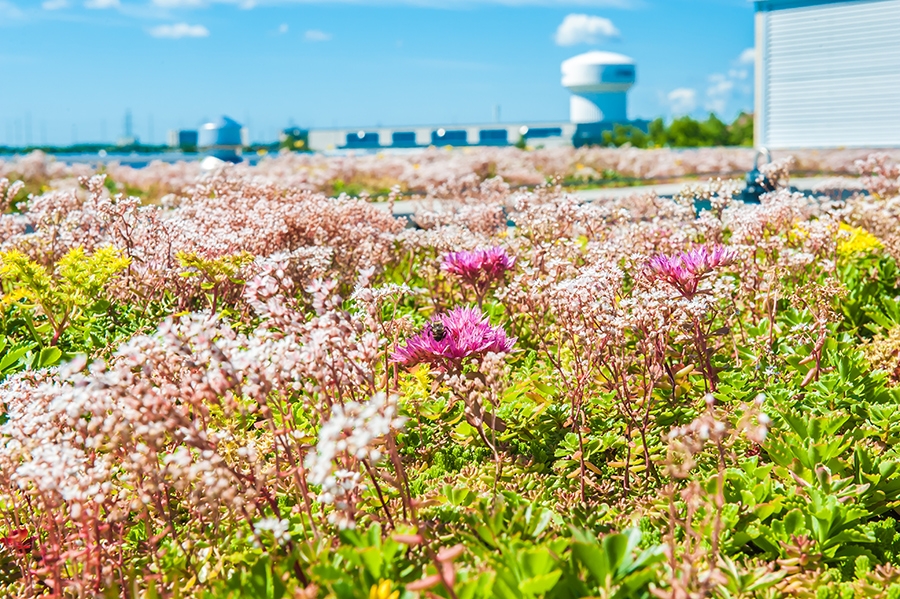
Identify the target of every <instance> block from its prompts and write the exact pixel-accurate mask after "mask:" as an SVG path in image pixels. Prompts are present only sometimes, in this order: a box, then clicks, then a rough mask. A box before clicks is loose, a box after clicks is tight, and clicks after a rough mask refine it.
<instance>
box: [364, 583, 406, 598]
mask: <svg viewBox="0 0 900 599" xmlns="http://www.w3.org/2000/svg"><path fill="white" fill-rule="evenodd" d="M392 586H393V585H392V584H391V581H390V580H384V579H382V580H381V582H379V583H378V584H373V585H372V588H371V589H370V590H369V599H399V598H400V591H394V592H391V587H392Z"/></svg>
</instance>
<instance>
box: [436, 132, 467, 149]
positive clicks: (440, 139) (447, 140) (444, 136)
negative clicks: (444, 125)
mask: <svg viewBox="0 0 900 599" xmlns="http://www.w3.org/2000/svg"><path fill="white" fill-rule="evenodd" d="M431 143H432V144H434V145H436V146H448V145H449V146H463V145H466V143H468V137H467V136H466V131H465V130H464V129H458V130H450V129H437V130H435V131H432V132H431Z"/></svg>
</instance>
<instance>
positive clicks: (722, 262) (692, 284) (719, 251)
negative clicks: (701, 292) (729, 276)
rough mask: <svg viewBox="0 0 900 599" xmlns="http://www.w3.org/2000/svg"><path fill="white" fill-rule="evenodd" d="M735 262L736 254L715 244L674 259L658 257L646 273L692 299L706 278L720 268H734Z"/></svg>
mask: <svg viewBox="0 0 900 599" xmlns="http://www.w3.org/2000/svg"><path fill="white" fill-rule="evenodd" d="M736 259H737V256H736V255H735V252H734V251H733V250H730V249H728V248H726V247H725V246H722V245H718V244H716V245H713V246H709V247H708V246H699V247H695V248H692V249H690V250H688V251H686V252H681V253H679V254H677V255H675V256H666V255H664V254H659V255H656V256H654V257H653V258H651V259H650V262H649V263H648V264H647V269H648V271H649V272H650V274H651V275H652V276H655V277H656V278H658V279H661V280H663V281H666V282H667V283H669V284H670V285H672V286H673V287H675V289H677V290H678V292H679V293H680V294H681V295H683V296H684V297H686V298H688V299H690V298H692V297H694V295H696V293H697V287H698V285H699V284H700V281H702V280H703V278H704V277H705V276H706V275H708V274H709V273H711V272H712V271H713V270H715V269H716V268H718V267H720V266H728V265H729V264H733V263H734V261H735V260H736Z"/></svg>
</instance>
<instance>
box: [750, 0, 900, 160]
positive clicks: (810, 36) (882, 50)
mask: <svg viewBox="0 0 900 599" xmlns="http://www.w3.org/2000/svg"><path fill="white" fill-rule="evenodd" d="M764 19H765V25H764V26H765V36H764V44H765V48H764V50H763V56H764V59H763V61H764V65H763V68H764V73H763V78H762V85H763V88H764V89H763V90H762V93H763V98H762V99H763V102H764V108H763V115H762V118H763V119H764V124H763V136H762V137H763V143H764V144H765V145H767V146H770V147H774V148H817V147H872V148H876V147H891V146H900V0H866V1H847V2H838V3H824V4H819V5H816V6H806V7H802V8H784V9H773V10H771V11H769V12H767V13H765V15H764Z"/></svg>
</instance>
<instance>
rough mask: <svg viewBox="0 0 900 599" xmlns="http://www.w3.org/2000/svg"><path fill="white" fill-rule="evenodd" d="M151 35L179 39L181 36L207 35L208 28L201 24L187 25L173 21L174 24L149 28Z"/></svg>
mask: <svg viewBox="0 0 900 599" xmlns="http://www.w3.org/2000/svg"><path fill="white" fill-rule="evenodd" d="M150 35H152V36H153V37H164V38H170V39H179V38H182V37H208V36H209V29H207V28H206V27H204V26H203V25H188V24H187V23H175V24H174V25H159V26H158V27H154V28H153V29H151V30H150Z"/></svg>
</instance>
